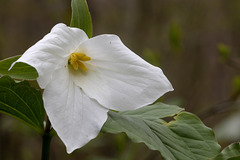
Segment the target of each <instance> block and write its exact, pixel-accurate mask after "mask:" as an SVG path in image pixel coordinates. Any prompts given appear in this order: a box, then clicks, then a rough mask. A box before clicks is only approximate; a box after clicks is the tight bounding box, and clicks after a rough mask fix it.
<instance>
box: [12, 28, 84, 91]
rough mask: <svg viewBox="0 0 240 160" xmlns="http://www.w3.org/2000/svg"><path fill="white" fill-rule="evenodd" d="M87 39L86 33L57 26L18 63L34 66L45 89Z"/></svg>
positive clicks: (39, 81) (41, 85)
mask: <svg viewBox="0 0 240 160" xmlns="http://www.w3.org/2000/svg"><path fill="white" fill-rule="evenodd" d="M87 39H88V37H87V35H86V34H85V32H84V31H82V30H80V29H77V28H70V27H67V26H66V25H65V24H61V23H60V24H57V25H55V26H54V27H53V28H52V30H51V32H50V33H49V34H47V35H46V36H45V37H44V38H43V39H41V40H40V41H38V42H37V43H36V44H35V45H33V46H32V47H30V48H29V49H28V50H27V51H26V52H25V53H24V54H23V55H22V57H21V58H19V59H18V60H17V61H16V62H24V63H27V64H29V65H31V66H33V67H34V68H35V69H36V70H37V72H38V74H39V77H38V83H39V85H40V87H41V88H45V86H46V85H47V84H48V83H49V81H50V80H51V78H52V74H53V72H54V71H55V70H56V69H58V68H61V67H63V66H64V65H67V61H68V56H69V55H70V54H71V53H72V52H73V51H75V50H76V48H77V47H78V46H79V44H81V43H82V42H83V41H85V40H87ZM14 64H15V63H14ZM14 64H13V65H14ZM13 65H12V66H13Z"/></svg>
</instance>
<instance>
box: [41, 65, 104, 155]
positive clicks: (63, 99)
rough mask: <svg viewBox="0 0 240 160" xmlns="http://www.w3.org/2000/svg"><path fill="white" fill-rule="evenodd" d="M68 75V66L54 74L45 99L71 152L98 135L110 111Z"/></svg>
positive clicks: (52, 121) (46, 107)
mask: <svg viewBox="0 0 240 160" xmlns="http://www.w3.org/2000/svg"><path fill="white" fill-rule="evenodd" d="M66 74H68V71H67V69H65V68H64V69H61V70H58V71H56V72H55V73H54V75H53V78H52V81H51V82H50V83H49V84H48V85H47V86H46V88H45V90H44V94H43V99H44V105H45V109H46V112H47V115H48V117H49V119H50V122H51V123H52V126H53V128H54V129H55V130H56V132H57V134H58V136H59V137H60V139H61V140H62V141H63V142H64V144H65V145H66V147H67V152H68V153H71V152H72V151H73V150H75V149H77V148H80V147H82V146H83V145H85V144H86V143H88V142H89V141H90V140H91V139H93V138H95V137H96V136H97V135H98V133H99V131H100V129H101V127H102V126H103V124H104V123H105V121H106V120H107V112H108V110H107V109H106V108H104V107H102V106H101V105H100V104H99V103H97V102H96V101H95V100H93V99H90V98H89V97H87V96H86V95H85V94H84V92H83V91H82V90H81V89H80V88H79V87H78V86H76V85H75V84H74V83H73V82H72V81H71V80H70V79H69V76H62V75H66Z"/></svg>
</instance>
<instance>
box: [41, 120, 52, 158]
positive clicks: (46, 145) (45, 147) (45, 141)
mask: <svg viewBox="0 0 240 160" xmlns="http://www.w3.org/2000/svg"><path fill="white" fill-rule="evenodd" d="M50 131H51V123H50V121H49V119H48V118H47V122H46V127H45V129H44V134H43V135H42V160H49V155H50V142H51V138H52V136H51V134H50Z"/></svg>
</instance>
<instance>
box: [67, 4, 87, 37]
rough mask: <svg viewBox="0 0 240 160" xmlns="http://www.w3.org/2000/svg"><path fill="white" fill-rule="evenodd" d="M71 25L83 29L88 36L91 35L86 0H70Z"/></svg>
mask: <svg viewBox="0 0 240 160" xmlns="http://www.w3.org/2000/svg"><path fill="white" fill-rule="evenodd" d="M70 26H71V27H76V28H80V29H82V30H84V31H85V32H86V34H87V35H88V37H89V38H91V37H92V19H91V15H90V12H89V10H88V5H87V2H86V0H72V19H71V24H70Z"/></svg>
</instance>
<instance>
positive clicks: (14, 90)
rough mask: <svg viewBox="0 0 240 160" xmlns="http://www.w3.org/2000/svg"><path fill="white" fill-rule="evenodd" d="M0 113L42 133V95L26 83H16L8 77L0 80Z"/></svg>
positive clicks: (43, 111) (43, 112)
mask: <svg viewBox="0 0 240 160" xmlns="http://www.w3.org/2000/svg"><path fill="white" fill-rule="evenodd" d="M0 112H2V113H4V114H7V115H10V116H12V117H14V118H17V119H19V120H21V121H23V122H25V123H26V124H28V125H29V126H30V127H33V128H34V129H35V130H37V131H38V132H40V133H42V132H43V121H44V116H45V110H44V108H43V101H42V94H41V92H40V91H38V90H36V89H35V88H33V87H31V86H30V85H29V84H28V83H27V81H22V82H18V83H16V82H15V81H14V80H13V79H11V78H10V77H8V76H4V77H2V78H0Z"/></svg>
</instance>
